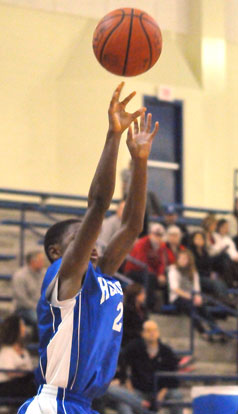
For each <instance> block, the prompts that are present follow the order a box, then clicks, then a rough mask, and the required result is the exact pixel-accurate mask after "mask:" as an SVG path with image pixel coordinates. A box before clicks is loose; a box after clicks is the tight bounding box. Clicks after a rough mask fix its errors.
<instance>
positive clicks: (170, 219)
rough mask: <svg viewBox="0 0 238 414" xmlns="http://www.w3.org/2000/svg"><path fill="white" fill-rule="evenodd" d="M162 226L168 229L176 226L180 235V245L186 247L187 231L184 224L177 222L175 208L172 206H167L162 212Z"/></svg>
mask: <svg viewBox="0 0 238 414" xmlns="http://www.w3.org/2000/svg"><path fill="white" fill-rule="evenodd" d="M162 224H163V226H164V227H165V228H166V229H168V228H169V227H171V226H177V227H179V228H180V230H181V234H182V243H183V244H184V245H187V241H188V236H189V234H188V230H187V227H186V226H185V224H182V223H179V222H178V214H177V211H176V208H175V207H174V206H173V205H169V206H167V207H166V208H165V210H164V219H163V221H162Z"/></svg>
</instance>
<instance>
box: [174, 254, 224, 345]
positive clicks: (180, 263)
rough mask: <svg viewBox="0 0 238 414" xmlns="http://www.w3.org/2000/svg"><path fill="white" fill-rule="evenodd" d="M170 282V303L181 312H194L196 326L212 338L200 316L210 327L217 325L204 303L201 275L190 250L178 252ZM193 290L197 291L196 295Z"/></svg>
mask: <svg viewBox="0 0 238 414" xmlns="http://www.w3.org/2000/svg"><path fill="white" fill-rule="evenodd" d="M168 283H169V299H170V303H172V304H174V305H175V306H176V308H177V310H178V311H179V312H181V313H185V314H187V315H188V316H191V314H192V312H193V314H194V326H195V328H196V329H197V331H198V332H199V333H200V334H201V335H202V336H203V338H204V339H211V338H210V336H209V335H207V334H206V333H205V327H204V324H203V323H202V322H201V319H200V317H202V318H203V320H204V322H206V324H208V326H209V327H210V329H214V328H216V325H215V322H214V320H213V318H212V316H211V315H210V313H209V312H208V310H207V308H206V307H205V306H204V305H203V299H202V296H201V294H200V291H201V288H200V281H199V275H198V272H197V269H196V267H195V263H194V257H193V254H192V253H191V252H190V251H189V250H184V251H181V252H180V253H179V254H178V258H177V262H176V264H175V265H171V266H170V267H169V270H168ZM193 292H195V295H194V296H193Z"/></svg>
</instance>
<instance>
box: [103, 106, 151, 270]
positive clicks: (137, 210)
mask: <svg viewBox="0 0 238 414" xmlns="http://www.w3.org/2000/svg"><path fill="white" fill-rule="evenodd" d="M151 120H152V116H151V114H148V116H147V119H146V120H145V115H144V114H142V115H141V120H140V126H139V124H138V121H137V120H135V122H134V132H133V130H132V127H130V128H129V130H128V138H127V145H128V148H129V151H130V154H131V158H132V177H131V183H130V189H129V193H128V197H127V200H126V205H125V209H124V212H123V216H122V225H121V228H120V229H119V230H118V232H117V233H116V234H115V236H114V238H113V239H112V240H111V242H110V244H109V246H108V247H107V249H106V251H105V253H104V255H103V257H102V258H101V259H100V262H99V266H100V268H101V270H102V272H103V273H107V274H108V275H113V274H114V273H115V271H117V269H118V268H119V266H120V264H121V263H122V262H123V260H124V259H125V257H126V255H127V254H128V252H129V251H130V250H131V248H132V245H133V243H134V241H135V239H136V237H137V236H138V235H139V234H140V232H141V230H142V228H143V220H144V214H145V204H146V187H147V160H148V157H149V154H150V150H151V145H152V142H153V139H154V137H155V135H156V134H157V132H158V129H159V123H158V122H156V123H155V127H154V129H153V131H151Z"/></svg>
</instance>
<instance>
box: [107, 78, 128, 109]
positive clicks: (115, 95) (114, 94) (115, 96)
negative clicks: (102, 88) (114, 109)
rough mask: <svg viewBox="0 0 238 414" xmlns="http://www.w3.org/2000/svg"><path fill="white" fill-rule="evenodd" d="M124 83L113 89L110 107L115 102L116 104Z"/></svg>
mask: <svg viewBox="0 0 238 414" xmlns="http://www.w3.org/2000/svg"><path fill="white" fill-rule="evenodd" d="M124 84H125V82H121V83H120V84H119V85H118V87H117V88H116V89H115V91H114V93H113V95H112V99H111V104H110V106H112V105H113V104H114V103H115V102H118V100H119V97H120V94H121V90H122V88H123V86H124Z"/></svg>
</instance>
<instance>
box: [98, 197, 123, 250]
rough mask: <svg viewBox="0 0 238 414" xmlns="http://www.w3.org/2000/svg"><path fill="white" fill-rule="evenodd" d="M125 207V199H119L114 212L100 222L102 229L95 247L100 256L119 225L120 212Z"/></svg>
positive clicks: (121, 212)
mask: <svg viewBox="0 0 238 414" xmlns="http://www.w3.org/2000/svg"><path fill="white" fill-rule="evenodd" d="M124 207H125V201H121V202H120V203H119V204H118V207H117V210H116V213H115V214H112V215H111V216H110V217H107V218H105V220H103V223H102V229H101V232H100V234H99V237H98V241H97V247H98V253H99V256H101V255H102V254H103V253H104V251H105V249H106V247H107V246H108V244H109V242H110V240H111V239H112V237H113V236H114V234H115V233H116V232H117V230H119V228H120V227H121V219H122V214H123V211H124Z"/></svg>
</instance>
